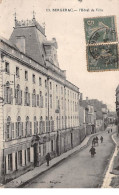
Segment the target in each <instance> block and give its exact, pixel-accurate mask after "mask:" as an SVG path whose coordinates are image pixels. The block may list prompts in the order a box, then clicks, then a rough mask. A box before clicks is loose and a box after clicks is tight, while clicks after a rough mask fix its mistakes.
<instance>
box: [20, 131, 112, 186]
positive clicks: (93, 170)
mask: <svg viewBox="0 0 119 195" xmlns="http://www.w3.org/2000/svg"><path fill="white" fill-rule="evenodd" d="M111 128H112V127H111ZM112 129H113V132H114V131H115V127H113V128H112ZM113 132H112V133H113ZM101 135H102V136H103V138H104V141H103V143H100V140H99V145H98V146H96V147H95V148H96V155H95V157H94V158H91V155H90V152H89V150H90V148H91V142H90V144H89V145H88V146H87V147H86V148H85V149H83V150H82V151H80V152H78V153H77V154H74V155H73V156H71V157H70V158H67V159H66V160H65V161H63V162H62V163H60V164H58V165H57V166H56V167H54V168H51V169H50V170H49V171H47V172H46V173H44V174H43V175H40V176H39V177H38V178H36V179H34V180H33V181H31V182H30V183H28V184H27V185H26V186H24V188H98V187H101V184H102V182H103V179H104V178H103V177H104V172H105V169H106V167H107V165H108V161H109V160H110V156H111V154H112V151H113V148H114V145H113V143H112V140H111V133H108V132H107V131H105V132H102V133H100V134H99V136H98V138H99V139H100V137H101ZM39 169H40V167H39Z"/></svg>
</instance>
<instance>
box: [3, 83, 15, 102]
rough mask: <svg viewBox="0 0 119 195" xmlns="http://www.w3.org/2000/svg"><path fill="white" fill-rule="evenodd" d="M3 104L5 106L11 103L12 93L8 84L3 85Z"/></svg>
mask: <svg viewBox="0 0 119 195" xmlns="http://www.w3.org/2000/svg"><path fill="white" fill-rule="evenodd" d="M4 99H5V103H6V104H12V103H13V92H12V88H10V84H9V82H7V83H6V85H5V98H4Z"/></svg>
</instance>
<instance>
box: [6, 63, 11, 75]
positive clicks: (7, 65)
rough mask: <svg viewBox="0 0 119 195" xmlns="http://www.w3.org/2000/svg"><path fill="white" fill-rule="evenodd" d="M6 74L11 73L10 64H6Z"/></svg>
mask: <svg viewBox="0 0 119 195" xmlns="http://www.w3.org/2000/svg"><path fill="white" fill-rule="evenodd" d="M5 72H6V73H8V74H9V73H10V67H9V63H8V62H5Z"/></svg>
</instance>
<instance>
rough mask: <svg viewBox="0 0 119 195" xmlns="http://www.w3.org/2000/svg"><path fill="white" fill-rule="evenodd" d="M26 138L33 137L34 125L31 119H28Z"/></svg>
mask: <svg viewBox="0 0 119 195" xmlns="http://www.w3.org/2000/svg"><path fill="white" fill-rule="evenodd" d="M25 131H26V136H31V135H32V123H31V122H30V121H29V117H28V116H27V117H26V127H25Z"/></svg>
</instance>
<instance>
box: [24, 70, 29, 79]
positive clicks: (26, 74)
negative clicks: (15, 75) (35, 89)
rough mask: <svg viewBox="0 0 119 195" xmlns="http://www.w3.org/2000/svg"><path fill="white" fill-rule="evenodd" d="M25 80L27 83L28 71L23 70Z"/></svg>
mask: <svg viewBox="0 0 119 195" xmlns="http://www.w3.org/2000/svg"><path fill="white" fill-rule="evenodd" d="M25 80H26V81H28V71H26V70H25Z"/></svg>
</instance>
